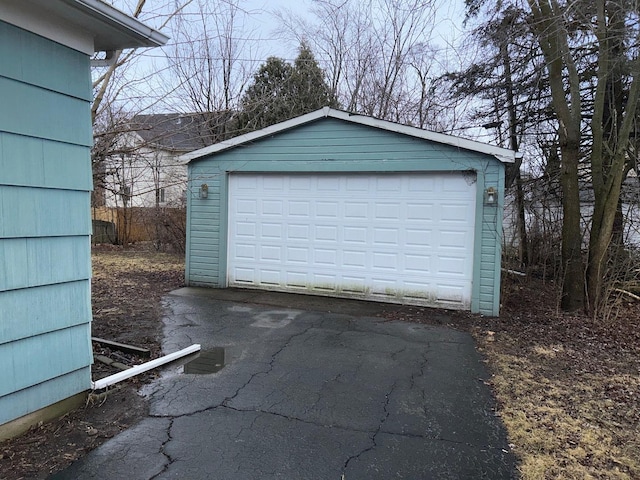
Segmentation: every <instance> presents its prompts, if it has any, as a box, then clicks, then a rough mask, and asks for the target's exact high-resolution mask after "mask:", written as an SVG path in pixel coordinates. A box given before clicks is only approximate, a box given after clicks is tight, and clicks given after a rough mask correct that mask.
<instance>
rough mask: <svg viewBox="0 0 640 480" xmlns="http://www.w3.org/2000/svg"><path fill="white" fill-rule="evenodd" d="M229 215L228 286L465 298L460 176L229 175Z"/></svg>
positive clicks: (468, 219) (465, 207)
mask: <svg viewBox="0 0 640 480" xmlns="http://www.w3.org/2000/svg"><path fill="white" fill-rule="evenodd" d="M248 177H250V180H247V178H248ZM450 184H451V185H450ZM247 186H251V188H248V187H247ZM446 192H450V193H446ZM328 197H330V198H328ZM229 212H230V214H229V243H228V245H229V248H228V252H229V253H228V284H229V285H239V286H247V285H249V286H255V287H263V288H274V289H280V290H292V291H307V292H311V293H321V294H335V295H340V296H356V297H361V298H372V299H378V300H385V301H398V302H408V303H420V304H433V303H436V304H437V303H439V302H440V303H443V304H446V305H448V306H451V305H450V304H456V303H457V304H459V307H460V308H466V307H468V305H469V303H470V296H471V272H472V263H473V261H472V259H473V235H474V225H473V221H474V218H475V213H474V212H475V185H474V184H469V182H468V181H467V180H465V179H464V178H462V175H461V174H432V173H431V174H408V175H403V174H385V175H375V174H301V175H298V174H291V175H287V174H278V175H271V174H234V175H231V176H230V181H229ZM257 212H260V214H258V213H257Z"/></svg>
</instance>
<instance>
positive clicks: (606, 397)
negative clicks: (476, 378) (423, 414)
mask: <svg viewBox="0 0 640 480" xmlns="http://www.w3.org/2000/svg"><path fill="white" fill-rule="evenodd" d="M515 293H516V296H515V297H513V295H514V292H513V291H512V292H508V293H507V295H509V294H510V295H512V297H511V298H510V300H511V301H512V302H514V305H512V306H510V307H507V308H506V309H505V312H504V313H503V315H502V317H501V319H499V320H495V322H494V323H492V322H491V320H486V321H485V324H484V325H483V326H482V327H479V326H478V325H476V327H475V328H473V330H474V333H475V335H476V338H477V340H478V344H479V346H480V348H481V350H482V351H483V352H484V354H485V355H486V356H487V358H488V361H489V364H490V366H491V369H492V371H493V373H494V375H493V378H492V383H493V386H494V389H495V393H496V397H497V399H498V402H499V405H500V407H499V412H500V415H501V416H502V419H503V421H504V423H505V425H506V428H507V430H508V434H509V438H510V442H511V443H512V445H513V450H514V451H515V453H516V454H517V455H518V457H519V458H520V472H521V475H522V478H523V479H524V480H540V479H616V480H618V479H619V480H622V479H624V480H633V479H639V478H640V405H639V402H640V342H638V332H639V330H638V323H639V322H638V316H639V315H640V306H639V305H635V304H627V305H625V306H622V307H620V308H621V309H623V310H625V311H624V312H619V313H622V315H619V318H621V319H624V320H623V321H622V320H621V321H619V322H617V323H615V324H614V323H609V324H607V325H604V323H603V322H602V323H601V324H598V323H594V322H593V321H592V320H591V319H589V318H587V317H581V316H575V315H573V316H570V315H563V314H561V313H558V312H557V311H554V308H553V305H555V302H553V301H551V302H549V301H548V300H549V295H551V296H553V295H554V292H553V291H550V290H549V289H546V288H543V287H541V286H540V285H531V284H529V285H526V286H525V287H524V288H522V286H519V287H518V289H517V291H516V292H515ZM545 295H546V298H545ZM527 296H530V297H531V298H526V297H527ZM515 305H517V308H516V306H515ZM534 305H535V306H536V307H535V308H532V309H529V310H528V309H527V307H532V306H534ZM545 305H551V306H550V307H545ZM489 330H490V331H491V332H494V333H493V334H487V332H488V331H489Z"/></svg>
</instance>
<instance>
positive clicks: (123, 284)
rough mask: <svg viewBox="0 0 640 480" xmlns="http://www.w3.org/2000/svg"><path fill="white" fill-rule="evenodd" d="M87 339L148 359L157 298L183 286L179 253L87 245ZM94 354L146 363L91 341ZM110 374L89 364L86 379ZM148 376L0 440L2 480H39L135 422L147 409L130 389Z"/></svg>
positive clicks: (157, 349)
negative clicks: (134, 350) (135, 349)
mask: <svg viewBox="0 0 640 480" xmlns="http://www.w3.org/2000/svg"><path fill="white" fill-rule="evenodd" d="M92 262H93V280H92V305H93V324H92V335H93V336H94V337H100V338H105V339H108V340H114V341H118V342H122V343H129V344H132V345H136V346H140V347H144V348H148V349H150V350H151V358H156V357H158V356H160V355H161V346H160V342H161V338H162V321H161V319H162V305H161V297H162V296H163V295H164V294H166V293H167V292H170V291H171V290H174V289H176V288H179V287H180V286H182V285H183V284H184V261H183V257H182V255H180V256H178V255H171V254H165V253H159V252H155V251H153V249H151V248H149V247H148V246H145V245H138V246H136V247H132V248H127V249H124V248H121V247H112V246H103V247H94V249H93V252H92ZM93 347H94V355H105V356H108V357H111V358H113V359H115V360H117V361H119V362H121V363H124V364H128V365H135V364H139V363H143V362H145V361H147V360H148V359H147V358H144V357H140V356H136V355H131V354H126V353H123V352H120V351H116V350H111V349H109V348H105V347H102V346H100V345H99V344H97V343H94V344H93ZM117 371H118V370H116V369H113V368H111V367H108V366H106V365H104V364H102V363H99V362H96V363H95V364H94V366H93V367H92V376H93V378H94V379H96V378H102V377H105V376H107V375H111V374H113V373H116V372H117ZM154 375H155V372H153V371H152V372H149V373H147V374H144V375H141V376H139V377H135V378H132V379H130V380H128V381H127V382H125V383H122V384H119V386H118V387H117V388H112V389H110V390H109V391H108V392H107V393H106V394H103V395H99V396H95V395H92V396H90V397H89V400H88V402H87V404H86V405H85V406H84V407H83V408H80V409H77V410H75V411H73V412H70V413H68V414H67V415H65V416H64V417H62V418H60V419H58V420H56V421H54V422H50V423H47V424H44V425H40V426H38V427H35V428H32V429H31V430H30V431H29V432H27V433H25V434H24V435H22V436H20V437H18V438H15V439H12V440H9V441H6V442H3V443H0V472H2V473H1V474H0V477H1V478H2V479H3V480H14V479H27V478H28V479H43V478H46V477H47V476H48V475H50V474H52V473H55V472H57V471H59V470H62V469H63V468H65V467H66V466H68V465H70V464H71V463H72V462H74V461H75V460H77V459H78V458H80V457H82V456H83V455H85V454H86V453H87V452H89V451H91V450H93V449H94V448H96V447H97V446H99V445H101V444H102V443H104V442H105V441H106V440H108V439H109V438H111V437H113V436H114V435H116V434H118V433H119V432H121V431H122V430H124V429H126V428H128V427H130V426H131V425H134V424H135V423H137V422H138V421H139V420H140V419H142V418H143V417H144V416H145V415H146V413H147V405H146V402H145V401H144V399H143V398H142V397H140V396H139V395H138V394H137V390H138V388H139V387H140V386H141V385H142V384H143V383H144V382H147V381H149V380H150V379H152V378H153V377H154Z"/></svg>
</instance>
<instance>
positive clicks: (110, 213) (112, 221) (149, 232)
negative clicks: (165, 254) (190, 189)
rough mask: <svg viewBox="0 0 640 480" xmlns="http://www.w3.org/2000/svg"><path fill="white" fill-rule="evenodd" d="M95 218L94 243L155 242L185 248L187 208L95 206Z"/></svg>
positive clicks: (181, 249)
mask: <svg viewBox="0 0 640 480" xmlns="http://www.w3.org/2000/svg"><path fill="white" fill-rule="evenodd" d="M91 218H92V220H93V222H92V223H93V243H116V244H120V245H126V244H128V243H136V242H154V243H156V245H157V246H158V247H163V246H165V247H167V246H169V247H171V249H172V250H176V251H184V244H185V235H186V211H185V209H184V208H168V207H166V208H165V207H161V208H145V207H129V208H123V207H118V208H110V207H94V208H92V209H91Z"/></svg>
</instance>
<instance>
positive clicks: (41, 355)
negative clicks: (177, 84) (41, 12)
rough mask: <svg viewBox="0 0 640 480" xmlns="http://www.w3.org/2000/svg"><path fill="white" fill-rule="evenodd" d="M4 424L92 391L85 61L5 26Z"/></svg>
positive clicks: (1, 33)
mask: <svg viewBox="0 0 640 480" xmlns="http://www.w3.org/2000/svg"><path fill="white" fill-rule="evenodd" d="M0 58H2V62H0V104H1V105H2V108H1V109H0V219H1V221H0V365H3V368H2V369H0V424H2V423H5V422H8V421H11V420H13V419H15V418H18V417H20V416H23V415H26V414H28V413H31V412H33V411H35V410H38V409H40V408H42V407H45V406H47V405H50V404H52V403H55V402H58V401H60V400H63V399H65V398H67V397H69V396H72V395H75V394H76V393H79V392H81V391H83V390H86V389H88V388H89V386H90V380H91V377H90V365H91V361H92V354H91V338H90V337H91V332H90V322H91V298H90V277H91V263H90V262H91V257H90V234H91V220H90V210H89V202H90V193H91V188H92V185H91V182H92V180H91V162H90V147H91V144H92V135H91V120H90V115H89V102H90V99H91V79H90V72H89V59H88V57H87V56H86V55H84V54H81V53H79V52H76V51H74V50H71V49H69V48H66V47H64V46H61V45H59V44H56V43H55V42H52V41H49V40H46V39H44V38H41V37H39V36H37V35H33V34H31V33H29V32H26V31H24V30H21V29H19V28H16V27H14V26H11V25H8V24H6V23H4V22H0Z"/></svg>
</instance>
